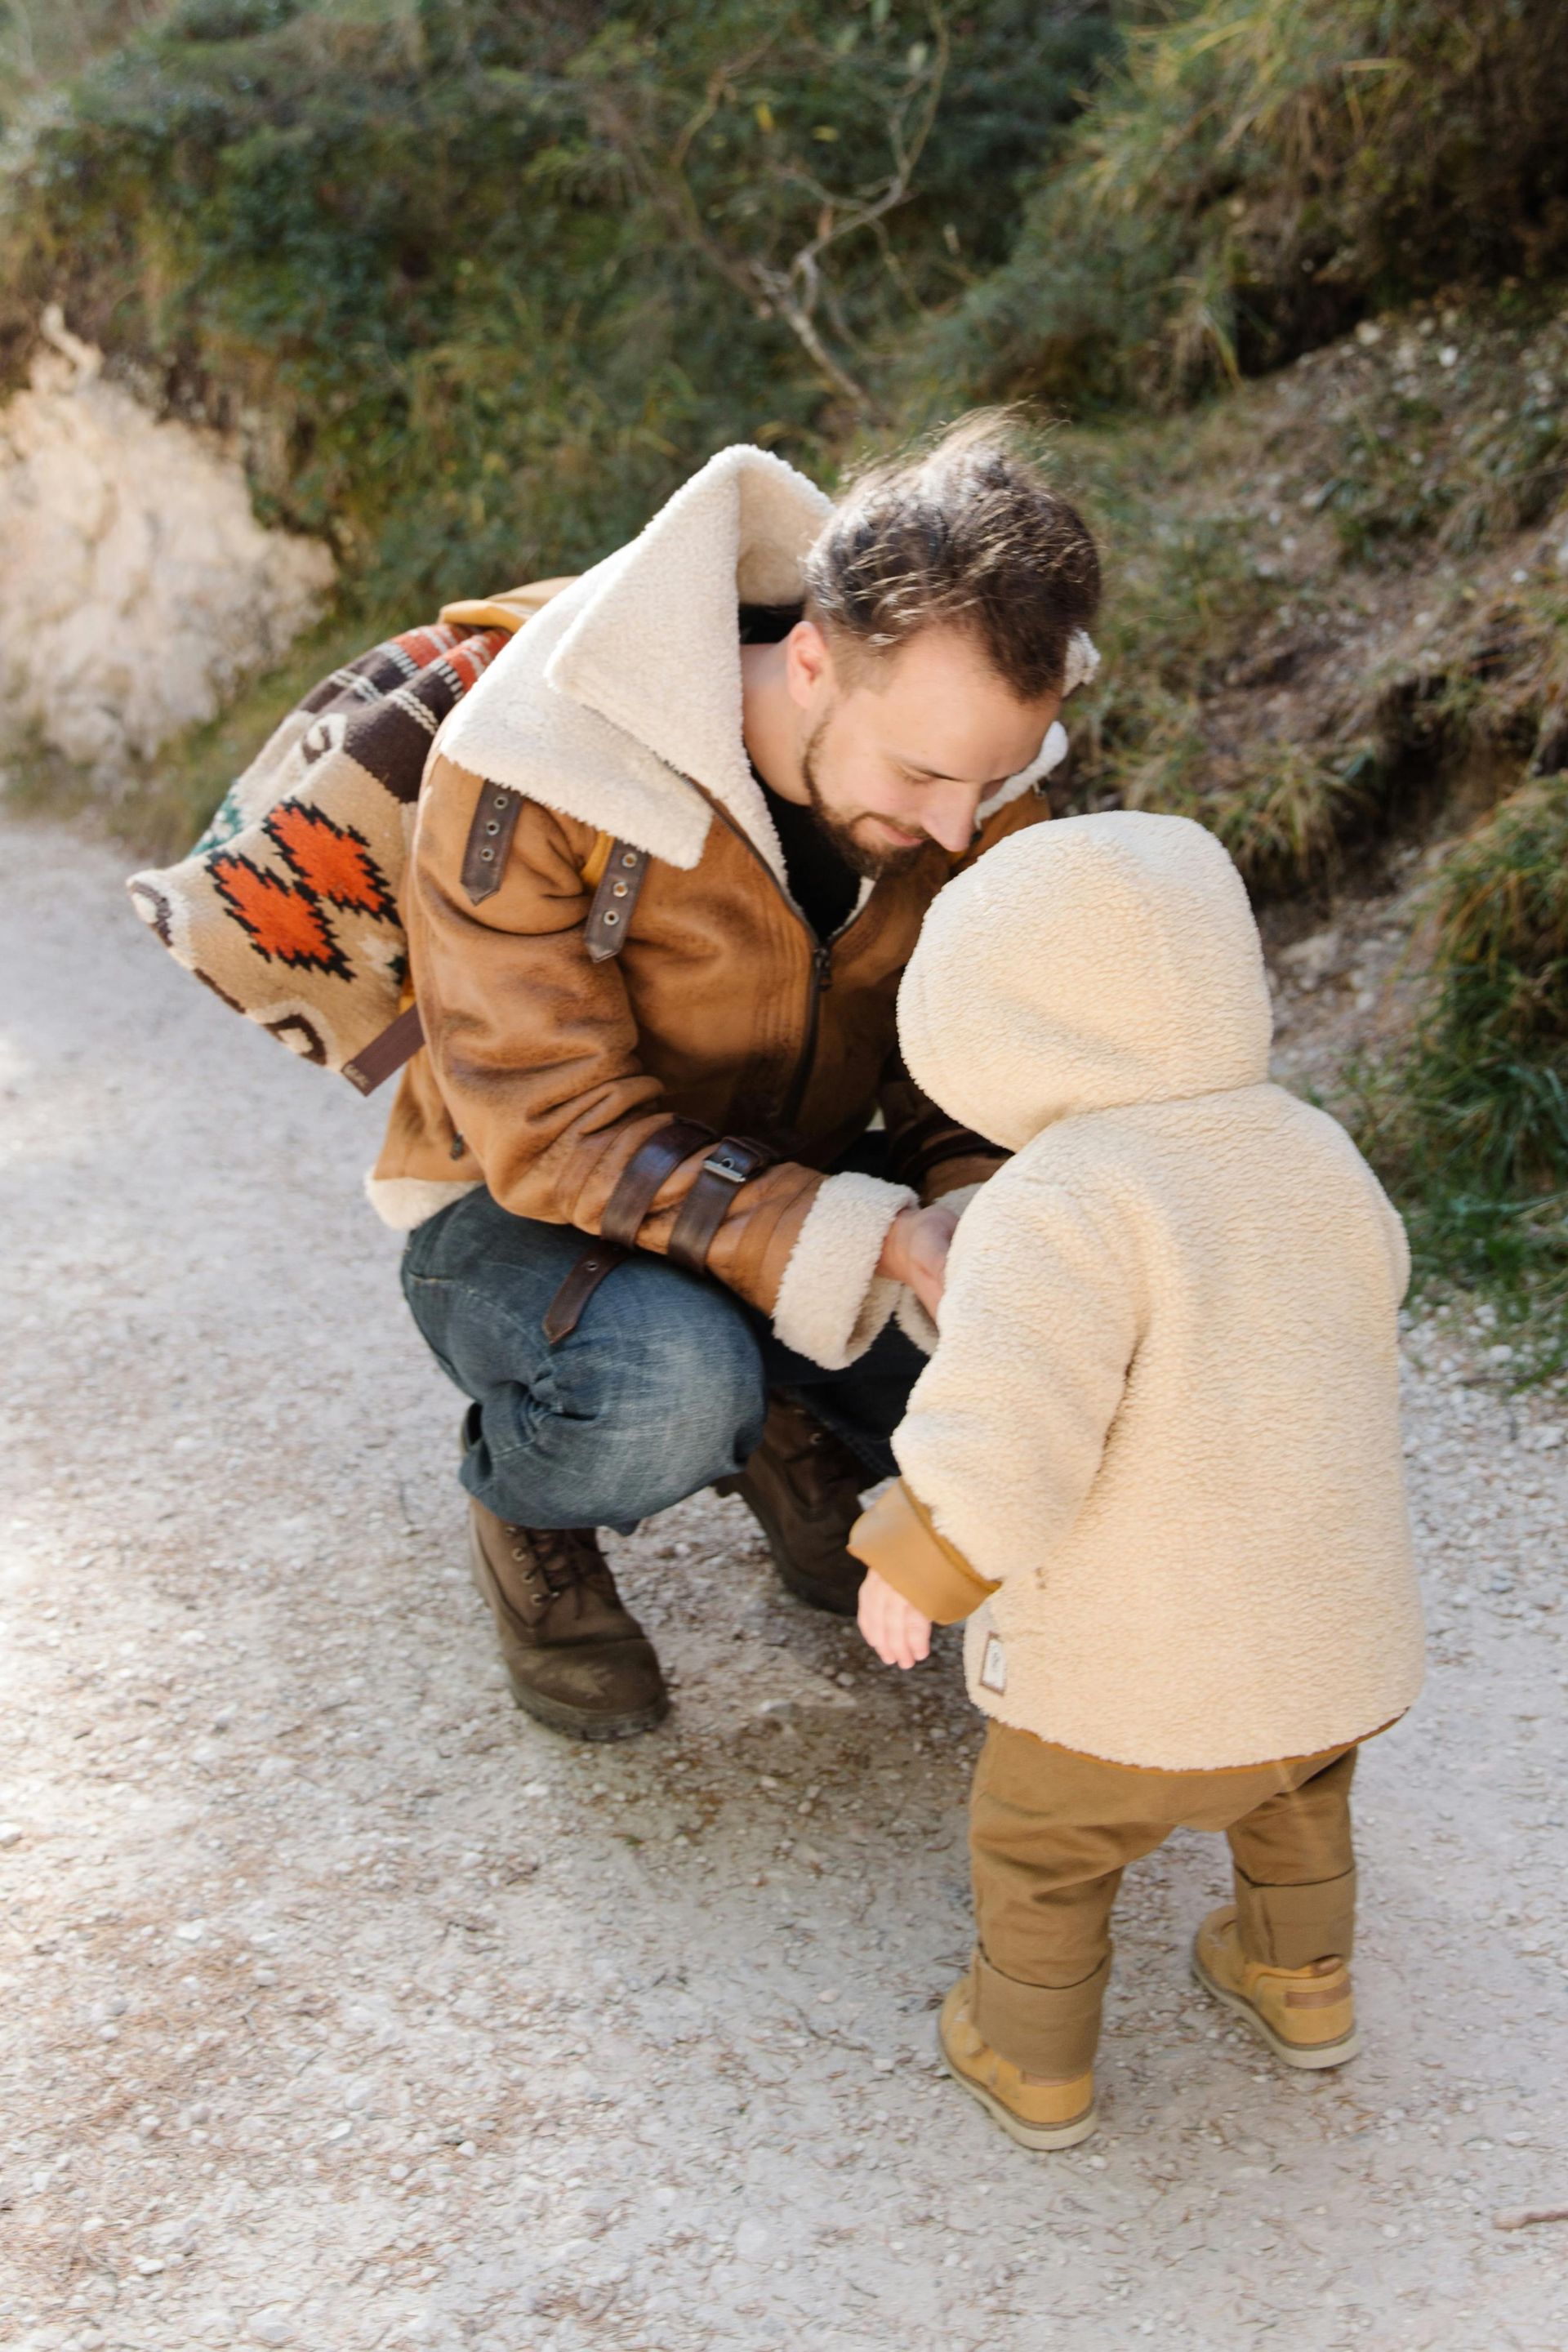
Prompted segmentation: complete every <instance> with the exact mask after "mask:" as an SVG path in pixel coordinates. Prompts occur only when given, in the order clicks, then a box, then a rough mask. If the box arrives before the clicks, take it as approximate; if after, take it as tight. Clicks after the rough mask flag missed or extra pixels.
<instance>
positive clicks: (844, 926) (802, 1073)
mask: <svg viewBox="0 0 1568 2352" xmlns="http://www.w3.org/2000/svg"><path fill="white" fill-rule="evenodd" d="M690 781H691V780H690V779H688V782H690ZM693 789H694V790H695V791H697V792H700V793H702V797H703V799H704V800H705V801H706V802H707V803H708V805H709V807H710V809H711V810H712V811H713V813H714V814H715V815H716V816H719V817H721V818H722V819H723V821H724V823H725V824H727V825H728V826H729V828H730V831H731V833H732V834H733V835H734V836H735V838H736V840H737V841H739V842H741V843H742V844H743V845H744V846H745V847H746V848H747V849H748V850H750V852H751V854H752V856H753V857H754V858H755V859H756V861H757V864H758V865H759V866H761V867H762V869H763V873H764V874H765V875H766V876H767V877H768V880H769V881H770V882H771V883H772V884H773V888H774V889H775V890H776V891H777V892H778V894H779V897H780V898H782V899H783V900H784V905H785V906H786V907H787V908H789V910H790V913H791V914H792V915H793V916H794V917H795V921H796V922H797V923H798V924H799V925H800V928H801V929H802V930H803V931H804V932H805V936H806V938H807V940H809V941H810V943H811V977H810V981H809V982H808V985H807V992H806V1000H805V1045H803V1046H802V1048H801V1051H800V1057H799V1059H798V1060H797V1061H796V1063H795V1075H794V1076H793V1077H792V1078H791V1080H790V1082H789V1092H788V1094H787V1095H786V1096H785V1097H784V1107H783V1108H782V1109H781V1110H780V1112H779V1124H780V1126H781V1127H785V1128H789V1127H793V1126H794V1125H795V1120H796V1119H797V1118H798V1117H799V1116H800V1107H801V1104H802V1103H803V1102H804V1101H805V1090H806V1087H807V1086H808V1085H809V1084H810V1081H811V1066H812V1064H813V1062H814V1061H815V1060H816V1040H817V1034H818V1032H819V1030H820V1029H821V1026H822V999H823V996H824V994H825V992H826V991H827V990H828V989H830V988H831V987H832V985H833V950H834V948H835V947H836V945H837V942H838V941H839V940H841V939H842V938H843V937H844V934H845V933H846V931H851V930H853V929H854V928H855V926H856V924H857V923H858V921H859V919H860V918H861V916H862V915H863V914H864V913H865V912H866V908H867V907H868V906H869V905H870V903H871V899H872V898H873V897H874V896H875V895H876V894H875V890H874V889H873V890H871V891H869V892H868V894H867V897H866V900H865V904H864V905H862V906H859V907H857V908H855V910H854V912H853V913H852V914H851V915H850V916H849V918H848V919H847V921H846V922H842V923H840V924H839V926H838V929H837V930H836V931H835V932H834V933H833V935H832V937H831V938H830V939H826V940H819V939H818V938H817V936H816V932H815V931H814V930H813V929H812V928H811V925H810V924H809V923H808V922H807V921H806V919H805V915H804V914H803V913H802V911H801V909H800V908H799V907H797V906H796V904H795V900H794V899H793V898H791V897H790V894H789V892H788V891H787V890H786V889H785V888H784V884H783V883H782V882H781V881H780V880H779V877H778V876H777V875H776V874H775V873H774V872H773V867H772V866H770V865H769V864H768V861H767V859H766V858H765V857H764V856H763V853H762V851H761V850H760V849H759V848H758V847H757V845H756V843H755V842H754V841H753V840H752V837H751V835H750V834H749V833H747V831H746V830H745V828H744V826H743V825H741V824H737V823H736V821H735V819H734V818H733V817H732V816H731V814H730V812H729V810H728V809H726V808H724V807H721V804H720V803H719V802H718V801H716V800H715V799H714V798H713V795H712V794H711V793H703V792H702V787H701V785H700V784H694V785H693Z"/></svg>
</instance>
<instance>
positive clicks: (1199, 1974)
mask: <svg viewBox="0 0 1568 2352" xmlns="http://www.w3.org/2000/svg"><path fill="white" fill-rule="evenodd" d="M1193 1974H1194V1976H1195V1977H1196V1979H1197V1980H1198V1982H1199V1984H1201V1985H1202V1986H1203V1987H1204V1990H1205V1991H1206V1992H1212V1993H1213V1995H1214V1997H1215V2000H1223V2001H1224V2003H1225V2005H1226V2008H1227V2009H1230V2010H1234V2011H1235V2012H1236V2014H1237V2017H1239V2018H1241V2019H1242V2020H1244V2021H1245V2022H1246V2023H1247V2024H1248V2025H1249V2026H1250V2027H1251V2028H1252V2031H1253V2032H1254V2033H1256V2034H1258V2036H1259V2037H1260V2039H1261V2040H1263V2041H1265V2042H1268V2047H1269V2048H1270V2050H1272V2051H1273V2053H1274V2055H1275V2056H1276V2057H1277V2058H1283V2060H1284V2061H1285V2063H1286V2064H1287V2066H1342V2065H1343V2064H1344V2063H1345V2061H1346V2059H1347V2058H1353V2057H1354V2056H1355V2055H1356V2053H1357V2052H1358V2051H1359V2050H1360V2048H1361V2036H1360V2034H1359V2033H1358V2032H1356V2022H1355V1995H1354V1993H1353V1992H1352V1990H1351V1972H1350V1970H1349V1969H1348V1968H1347V1967H1346V1966H1345V1964H1344V1962H1343V1960H1341V1959H1336V1958H1326V1959H1321V1960H1313V1961H1312V1962H1311V1963H1310V1966H1309V1967H1307V1968H1304V1969H1271V1968H1264V1967H1262V1966H1260V1965H1259V1963H1258V1961H1256V1960H1249V1959H1248V1958H1247V1955H1246V1953H1245V1952H1244V1951H1243V1950H1242V1948H1241V1937H1240V1933H1239V1931H1238V1929H1237V1917H1236V1906H1235V1904H1234V1903H1226V1904H1222V1905H1221V1906H1220V1908H1219V1909H1218V1910H1217V1911H1211V1912H1210V1913H1209V1916H1208V1917H1207V1918H1206V1919H1205V1921H1204V1924H1203V1926H1202V1927H1200V1928H1199V1929H1198V1932H1197V1934H1196V1936H1195V1937H1194V1939H1193Z"/></svg>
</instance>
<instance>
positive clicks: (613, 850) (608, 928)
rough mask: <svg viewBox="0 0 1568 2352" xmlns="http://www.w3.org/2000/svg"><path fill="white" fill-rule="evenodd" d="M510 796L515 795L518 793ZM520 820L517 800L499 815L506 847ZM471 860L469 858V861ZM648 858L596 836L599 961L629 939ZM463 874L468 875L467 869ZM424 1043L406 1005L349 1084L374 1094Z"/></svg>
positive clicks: (477, 829) (350, 1069) (592, 937)
mask: <svg viewBox="0 0 1568 2352" xmlns="http://www.w3.org/2000/svg"><path fill="white" fill-rule="evenodd" d="M491 797H492V795H491V794H490V793H489V792H488V790H487V792H486V793H481V795H480V798H479V814H478V815H477V816H476V818H475V820H474V828H473V833H472V835H471V836H470V839H469V844H468V848H469V852H470V856H471V855H472V853H473V852H474V851H475V849H476V847H477V846H478V845H479V843H480V841H481V840H482V839H483V820H484V814H485V809H486V804H487V802H488V801H489V798H491ZM509 797H510V798H511V799H513V800H514V801H515V800H516V797H517V796H516V795H509ZM499 805H500V803H499V799H498V807H499ZM509 816H510V822H509ZM516 823H517V809H516V806H514V807H513V808H512V809H511V810H510V812H503V813H502V814H501V815H500V819H499V823H498V827H497V830H498V840H499V835H500V833H501V832H504V834H505V836H506V837H505V841H504V842H500V847H501V848H502V850H503V851H504V849H505V848H506V847H508V846H510V840H511V832H512V827H513V826H514V825H515V824H516ZM484 846H485V848H487V849H490V850H493V849H494V848H495V847H496V846H497V843H494V842H488V841H487V842H485V843H484ZM467 863H468V860H465V864H467ZM486 863H487V866H489V864H490V861H489V860H488V859H487V861H486ZM647 863H648V860H647V850H646V849H637V848H634V846H633V845H632V844H631V843H630V842H629V841H617V840H616V838H615V836H614V835H613V834H608V833H601V834H598V835H595V840H594V846H593V848H592V849H591V850H590V851H589V853H588V859H587V863H586V865H585V866H584V868H583V886H584V889H592V890H593V892H594V903H593V905H592V906H591V907H590V908H589V909H588V919H587V922H586V923H585V924H584V940H585V941H586V943H587V949H588V953H589V955H590V956H591V957H592V958H593V960H594V961H595V963H605V962H607V961H608V960H609V959H610V958H611V957H612V956H617V955H619V953H620V951H621V950H622V948H623V947H624V946H625V945H626V930H627V927H628V926H629V924H630V922H631V919H632V909H633V908H634V907H635V906H636V905H637V893H638V892H639V891H640V890H641V888H642V886H643V877H644V875H645V874H646V873H647ZM464 878H465V879H467V876H466V874H465V877H464ZM499 880H500V877H499V875H497V874H494V873H493V872H489V871H488V872H487V873H486V875H485V881H486V883H487V884H488V886H489V887H488V888H487V889H484V890H482V891H480V892H479V894H478V895H479V896H482V897H488V896H489V890H493V889H494V888H495V887H496V884H497V882H498V881H499ZM424 1043H425V1024H424V1023H423V1022H422V1021H421V1020H420V1018H419V1007H418V1006H417V1004H407V1005H405V1007H404V1009H403V1011H402V1012H401V1013H399V1014H398V1016H397V1018H396V1020H395V1021H393V1022H390V1023H389V1024H387V1026H386V1027H385V1028H384V1030H382V1032H381V1033H380V1034H379V1035H378V1036H375V1037H373V1038H372V1039H371V1041H370V1043H369V1045H362V1046H361V1048H360V1050H359V1052H358V1053H357V1054H356V1055H354V1057H353V1061H352V1062H345V1063H344V1064H343V1076H344V1077H345V1078H347V1080H348V1081H349V1084H350V1085H351V1086H354V1087H358V1088H359V1090H360V1092H361V1094H362V1095H373V1094H374V1092H375V1090H376V1088H377V1087H379V1086H384V1085H385V1083H386V1081H387V1079H388V1078H390V1077H392V1076H395V1074H396V1072H397V1071H399V1070H401V1069H402V1067H403V1066H404V1064H405V1062H411V1061H412V1060H413V1059H414V1056H415V1055H416V1054H417V1052H418V1051H419V1048H420V1047H421V1045H424Z"/></svg>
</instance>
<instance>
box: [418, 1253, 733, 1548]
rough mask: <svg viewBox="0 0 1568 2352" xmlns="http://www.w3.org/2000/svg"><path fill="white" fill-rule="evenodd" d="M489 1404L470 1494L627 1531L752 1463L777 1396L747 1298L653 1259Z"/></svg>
mask: <svg viewBox="0 0 1568 2352" xmlns="http://www.w3.org/2000/svg"><path fill="white" fill-rule="evenodd" d="M479 1403H480V1421H481V1433H482V1434H481V1442H480V1444H479V1445H478V1446H476V1447H474V1448H473V1449H472V1450H471V1452H470V1454H469V1456H468V1462H467V1464H466V1465H465V1467H464V1472H463V1477H464V1483H465V1485H467V1486H468V1488H469V1490H470V1492H472V1493H474V1494H477V1495H478V1496H479V1498H480V1500H481V1501H483V1502H486V1503H488V1504H489V1507H490V1508H492V1509H493V1510H495V1511H496V1512H498V1514H499V1515H500V1517H502V1518H507V1519H511V1520H514V1521H517V1522H519V1523H521V1524H522V1525H524V1526H531V1527H588V1526H597V1527H610V1528H616V1529H618V1530H619V1531H620V1532H622V1533H628V1532H629V1531H630V1530H631V1528H634V1527H636V1525H637V1522H638V1521H639V1520H640V1519H645V1518H648V1517H652V1515H653V1514H654V1513H655V1512H656V1511H662V1510H667V1509H668V1507H669V1506H670V1505H671V1504H672V1503H679V1502H681V1501H683V1500H684V1498H685V1497H686V1496H688V1495H692V1494H696V1493H698V1492H699V1491H700V1489H701V1488H702V1487H704V1486H711V1485H712V1483H713V1481H714V1480H715V1479H716V1478H721V1477H723V1476H725V1475H727V1474H728V1473H730V1472H731V1471H734V1470H737V1469H739V1468H741V1467H742V1465H743V1464H744V1463H745V1461H746V1460H747V1458H748V1456H749V1455H750V1454H752V1451H753V1450H754V1448H755V1447H756V1445H757V1444H759V1443H760V1441H761V1438H762V1432H763V1420H764V1417H765V1415H766V1412H767V1391H766V1385H765V1382H764V1380H763V1367H762V1357H761V1353H760V1350H759V1349H758V1346H757V1342H756V1339H755V1338H754V1336H753V1334H752V1330H751V1328H750V1326H749V1324H748V1322H747V1320H746V1318H745V1316H744V1314H743V1312H742V1310H741V1308H740V1307H739V1306H738V1305H737V1304H736V1302H734V1301H733V1300H731V1299H730V1298H728V1297H726V1296H725V1295H724V1294H723V1293H722V1292H721V1291H718V1290H715V1289H712V1288H710V1286H707V1285H705V1284H702V1283H699V1282H696V1281H693V1280H692V1279H691V1278H689V1276H684V1275H681V1274H679V1272H677V1270H676V1269H675V1268H674V1267H671V1266H668V1265H664V1264H663V1263H662V1262H661V1261H658V1260H656V1259H645V1260H642V1261H633V1262H632V1263H630V1264H628V1265H625V1266H622V1267H619V1268H617V1269H616V1273H615V1275H614V1276H611V1278H610V1279H609V1280H608V1281H607V1282H605V1284H603V1285H602V1286H601V1287H600V1289H599V1291H598V1292H597V1293H596V1294H595V1298H594V1300H593V1302H592V1303H591V1307H590V1309H589V1311H588V1312H587V1313H585V1314H584V1318H583V1319H582V1321H581V1322H580V1324H579V1325H578V1328H577V1329H576V1330H575V1331H574V1332H573V1333H572V1334H571V1335H570V1336H569V1337H568V1338H567V1339H564V1340H563V1341H562V1342H561V1343H560V1344H559V1345H558V1346H557V1347H555V1348H553V1349H550V1350H548V1351H547V1353H546V1354H545V1356H544V1357H543V1359H542V1360H540V1361H536V1363H535V1364H534V1366H533V1367H532V1369H531V1377H530V1376H524V1377H520V1378H518V1379H515V1380H512V1381H507V1382H505V1383H503V1384H502V1385H501V1386H500V1387H499V1388H497V1389H495V1390H492V1391H489V1393H487V1394H485V1395H483V1396H481V1398H480V1400H479Z"/></svg>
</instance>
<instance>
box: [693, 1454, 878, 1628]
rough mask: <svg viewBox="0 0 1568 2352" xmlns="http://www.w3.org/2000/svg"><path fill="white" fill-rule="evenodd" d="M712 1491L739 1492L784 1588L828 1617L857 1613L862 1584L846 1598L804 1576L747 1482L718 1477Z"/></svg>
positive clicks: (720, 1493) (718, 1493)
mask: <svg viewBox="0 0 1568 2352" xmlns="http://www.w3.org/2000/svg"><path fill="white" fill-rule="evenodd" d="M713 1492H714V1493H715V1494H716V1495H737V1496H739V1497H740V1499H741V1501H742V1503H744V1505H745V1507H746V1508H747V1510H748V1511H750V1513H751V1515H752V1518H753V1519H755V1521H756V1523H757V1525H758V1527H759V1528H761V1529H762V1531H763V1539H764V1540H765V1542H766V1544H767V1547H768V1554H769V1557H770V1558H771V1559H772V1560H773V1568H774V1570H775V1571H776V1572H777V1575H778V1580H779V1582H780V1583H781V1584H782V1585H783V1586H784V1591H786V1592H787V1593H789V1594H790V1595H791V1596H792V1597H793V1598H794V1599H795V1600H796V1601H803V1602H804V1603H805V1607H806V1608H807V1609H820V1610H821V1611H822V1612H823V1614H824V1615H825V1616H827V1617H843V1618H851V1617H853V1616H854V1615H855V1613H856V1612H857V1610H858V1608H859V1605H860V1588H859V1586H858V1585H857V1586H856V1588H855V1598H854V1599H853V1600H852V1601H847V1600H845V1599H843V1598H842V1596H841V1595H840V1594H839V1593H837V1591H835V1592H833V1593H832V1594H829V1592H828V1591H827V1590H826V1588H825V1587H824V1586H822V1585H820V1584H814V1583H813V1582H812V1580H811V1579H810V1578H809V1577H805V1576H802V1574H801V1572H800V1570H799V1569H798V1568H796V1566H795V1562H794V1560H793V1559H791V1558H790V1555H789V1553H788V1552H787V1551H786V1550H785V1549H784V1544H783V1542H782V1540H781V1539H780V1538H779V1535H778V1533H777V1530H776V1529H775V1528H774V1526H773V1520H772V1519H771V1518H770V1517H769V1516H768V1515H767V1513H766V1512H764V1511H763V1510H761V1509H759V1507H758V1506H757V1505H756V1503H754V1502H753V1501H752V1497H751V1496H750V1495H748V1494H747V1492H746V1489H745V1486H744V1483H743V1482H742V1479H740V1478H738V1477H729V1478H716V1479H715V1480H714V1482H713Z"/></svg>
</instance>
